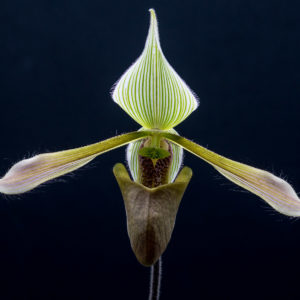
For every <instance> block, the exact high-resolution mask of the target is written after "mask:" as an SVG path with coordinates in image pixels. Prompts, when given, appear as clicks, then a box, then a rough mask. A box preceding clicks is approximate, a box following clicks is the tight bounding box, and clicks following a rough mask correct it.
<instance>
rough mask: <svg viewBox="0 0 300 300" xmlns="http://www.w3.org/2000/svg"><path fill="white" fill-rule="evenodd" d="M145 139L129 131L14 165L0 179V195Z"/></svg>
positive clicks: (30, 186)
mask: <svg viewBox="0 0 300 300" xmlns="http://www.w3.org/2000/svg"><path fill="white" fill-rule="evenodd" d="M145 136H147V132H145V131H139V132H137V131H136V132H130V133H125V134H122V135H119V136H115V137H113V138H110V139H107V140H104V141H102V142H99V143H95V144H92V145H88V146H84V147H80V148H75V149H71V150H66V151H59V152H53V153H45V154H39V155H36V156H34V157H32V158H29V159H24V160H22V161H20V162H18V163H16V164H15V165H14V166H12V168H11V169H10V170H9V171H8V172H7V173H6V175H5V176H4V177H2V178H1V179H0V192H1V193H4V194H20V193H24V192H27V191H29V190H32V189H34V188H35V187H37V186H38V185H40V184H42V183H44V182H46V181H48V180H51V179H53V178H56V177H59V176H62V175H64V174H66V173H69V172H72V171H74V170H76V169H78V168H80V167H82V166H84V165H85V164H87V163H89V162H90V161H91V160H93V159H94V158H95V157H96V156H98V155H100V154H102V153H105V152H107V151H110V150H113V149H115V148H118V147H121V146H124V145H126V144H128V143H129V142H131V141H134V140H138V139H141V138H143V137H145Z"/></svg>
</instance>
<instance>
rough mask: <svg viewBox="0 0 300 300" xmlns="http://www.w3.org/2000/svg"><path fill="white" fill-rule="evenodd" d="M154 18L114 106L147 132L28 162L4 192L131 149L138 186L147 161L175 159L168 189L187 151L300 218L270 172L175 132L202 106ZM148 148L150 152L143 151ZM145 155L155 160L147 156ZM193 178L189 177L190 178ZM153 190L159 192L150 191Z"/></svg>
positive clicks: (3, 183)
mask: <svg viewBox="0 0 300 300" xmlns="http://www.w3.org/2000/svg"><path fill="white" fill-rule="evenodd" d="M150 14H151V22H150V28H149V32H148V37H147V40H146V45H145V48H144V50H143V52H142V54H141V56H140V57H139V58H138V59H137V60H136V62H135V63H134V64H133V65H132V66H131V67H130V68H129V69H128V70H127V71H126V72H125V73H124V74H123V75H122V77H121V78H120V80H119V81H118V82H117V84H116V85H115V88H114V91H113V93H112V98H113V100H114V101H115V102H116V103H117V104H118V105H120V106H121V107H122V109H124V110H125V112H126V113H127V114H128V115H130V116H131V117H132V118H133V119H134V120H135V121H136V122H137V123H138V124H140V125H141V126H142V130H138V131H135V132H130V133H126V134H122V135H119V136H115V137H112V138H110V139H107V140H105V141H102V142H98V143H95V144H92V145H88V146H85V147H80V148H76V149H71V150H66V151H60V152H54V153H46V154H39V155H36V156H34V157H32V158H30V159H25V160H22V161H20V162H18V163H17V164H15V165H14V166H13V167H12V168H11V169H10V170H9V171H8V172H7V174H5V176H4V177H2V178H1V179H0V192H1V193H4V194H20V193H24V192H27V191H30V190H32V189H34V188H36V187H37V186H39V185H40V184H42V183H44V182H46V181H48V180H51V179H53V178H56V177H59V176H62V175H64V174H66V173H69V172H71V171H74V170H76V169H78V168H80V167H82V166H83V165H85V164H87V163H89V162H90V161H92V160H93V159H95V158H96V157H97V156H98V155H100V154H103V153H105V152H107V151H110V150H113V149H115V148H118V147H121V146H124V145H127V144H129V147H128V148H127V161H128V165H129V169H130V172H131V175H132V178H133V180H134V182H136V183H137V184H139V183H140V182H141V179H140V178H141V172H144V171H145V170H144V171H143V170H141V161H142V160H143V159H150V160H151V161H152V162H153V166H154V167H155V165H156V164H157V163H158V162H157V161H159V160H162V157H165V156H163V154H162V153H163V152H164V151H167V153H169V155H170V158H169V160H168V163H167V172H168V174H167V175H165V181H164V182H163V183H162V184H163V185H164V184H165V185H168V184H171V183H172V182H174V180H175V178H176V176H177V173H178V172H179V170H180V168H181V165H182V155H183V154H182V152H183V149H185V150H187V151H188V152H190V153H192V154H194V155H196V156H198V157H199V158H201V159H203V160H204V161H206V162H207V163H209V164H211V165H212V166H213V167H214V168H215V169H216V170H217V171H218V172H219V173H221V174H222V175H223V176H225V177H226V178H227V179H229V180H230V181H232V182H234V183H235V184H237V185H239V186H241V187H243V188H245V189H246V190H248V191H250V192H252V193H254V194H256V195H257V196H259V197H260V198H262V199H264V200H265V201H266V202H267V203H268V204H269V205H271V206H272V207H273V208H274V209H275V210H277V211H278V212H280V213H283V214H285V215H288V216H300V199H299V198H298V196H297V194H296V192H295V191H294V189H293V188H292V187H291V185H290V184H289V183H287V182H286V181H284V180H283V179H281V178H279V177H277V176H275V175H273V174H271V173H269V172H267V171H263V170H260V169H257V168H254V167H251V166H248V165H245V164H242V163H239V162H236V161H233V160H231V159H228V158H225V157H223V156H221V155H218V154H216V153H214V152H212V151H210V150H208V149H206V148H204V147H202V146H200V145H198V144H196V143H194V142H192V141H190V140H188V139H186V138H184V137H182V136H180V135H178V134H177V133H176V132H175V131H174V129H173V128H174V127H175V126H176V125H178V124H179V123H181V122H182V121H184V120H185V119H186V118H187V117H188V116H189V115H190V114H191V113H192V112H193V111H194V110H195V109H196V108H197V106H198V101H197V98H196V96H195V95H194V93H193V92H192V91H191V89H190V88H189V87H188V86H187V85H186V83H185V82H184V81H183V80H182V79H181V78H180V76H179V75H178V74H177V73H176V72H175V70H174V69H173V68H172V67H171V66H170V64H169V63H168V61H167V60H166V58H165V56H164V54H163V52H162V50H161V46H160V42H159V35H158V28H157V19H156V15H155V12H154V10H153V9H151V10H150ZM145 147H146V148H147V149H148V148H149V149H148V150H147V149H146V150H147V151H146V150H145V151H141V149H142V148H145ZM143 153H150V154H149V155H148V154H147V155H148V156H147V155H146V154H143ZM153 153H154V154H153ZM164 153H166V152H164ZM143 155H145V156H143ZM151 155H152V156H151ZM123 171H124V170H122V172H123ZM146 171H147V170H146ZM165 171H166V170H165ZM142 175H143V174H142ZM190 175H191V174H190ZM190 175H189V176H187V177H189V178H190ZM187 181H188V180H187ZM175 182H176V181H175ZM153 189H157V187H156V186H154V187H152V188H151V187H150V188H149V190H153Z"/></svg>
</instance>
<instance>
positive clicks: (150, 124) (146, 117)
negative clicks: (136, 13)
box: [112, 9, 198, 130]
mask: <svg viewBox="0 0 300 300" xmlns="http://www.w3.org/2000/svg"><path fill="white" fill-rule="evenodd" d="M150 13H151V22H150V28H149V33H148V37H147V40H146V45H145V48H144V51H143V53H142V55H141V56H140V57H139V58H138V59H137V61H136V62H135V63H134V64H133V65H132V66H131V67H130V68H129V69H128V70H127V71H126V72H125V73H124V74H123V76H122V77H121V78H120V80H119V81H118V82H117V84H116V86H115V89H114V91H113V93H112V98H113V100H114V101H115V102H116V103H117V104H119V105H120V106H121V107H122V108H123V109H124V110H125V111H126V112H127V113H128V114H129V115H130V116H131V117H132V118H133V119H134V120H135V121H136V122H138V123H139V124H140V125H142V126H143V127H145V128H148V129H161V130H167V129H171V128H173V127H175V126H176V125H178V124H179V123H180V122H182V121H183V120H184V119H185V118H187V117H188V115H189V114H190V113H191V112H192V111H194V110H195V109H196V108H197V106H198V102H197V100H196V97H195V95H194V94H193V92H192V91H191V90H190V89H189V87H188V86H187V85H186V83H185V82H184V81H183V80H182V79H181V78H180V77H179V75H178V74H177V73H176V72H175V70H174V69H173V68H172V67H171V66H170V64H169V63H168V61H167V60H166V58H165V56H164V54H163V52H162V50H161V46H160V43H159V35H158V27H157V19H156V15H155V12H154V10H153V9H150Z"/></svg>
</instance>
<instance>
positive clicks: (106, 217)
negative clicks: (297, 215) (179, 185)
mask: <svg viewBox="0 0 300 300" xmlns="http://www.w3.org/2000/svg"><path fill="white" fill-rule="evenodd" d="M151 7H154V8H155V9H156V12H157V15H158V20H159V26H160V27H159V29H160V37H161V44H162V48H163V50H164V53H165V55H166V57H167V59H168V60H169V62H170V63H171V65H172V66H173V67H174V68H175V69H176V71H177V72H178V73H179V74H180V75H181V77H182V78H183V79H184V80H185V81H186V82H187V83H188V85H189V86H190V87H191V88H192V89H193V90H194V91H195V92H196V94H197V95H198V96H199V97H200V106H199V108H198V110H197V111H195V112H194V113H193V114H192V115H191V116H190V117H189V118H188V119H187V120H185V121H184V122H183V123H182V124H180V125H179V126H178V127H176V129H177V130H178V131H179V133H180V134H182V135H184V136H186V137H189V138H191V139H193V140H194V141H196V142H198V143H200V144H202V145H203V146H208V147H209V148H210V149H212V150H214V151H216V152H217V153H220V154H222V155H225V156H227V157H230V158H232V159H235V160H237V161H241V162H244V163H248V164H250V165H253V166H256V167H259V168H263V169H266V170H269V171H271V172H274V173H275V174H276V175H279V176H283V177H284V178H286V179H287V180H289V182H290V183H291V184H292V185H293V186H294V187H295V189H296V190H297V191H300V180H299V179H300V172H299V166H300V158H299V155H298V153H299V146H298V141H299V122H298V121H299V106H300V104H299V102H300V101H299V97H300V85H299V81H300V69H299V66H300V17H299V8H300V5H299V2H298V1H292V0H286V1H283V0H281V1H276V0H260V1H250V0H243V1H242V0H227V1H225V0H223V1H221V0H214V1H212V0H201V1H189V0H186V1H136V2H133V1H132V2H127V1H112V2H108V1H105V2H104V1H101V0H87V1H80V0H72V1H71V0H57V1H55V0H52V1H50V0H48V1H46V0H27V1H21V0H20V1H17V0H2V1H1V3H0V22H1V26H0V37H1V38H0V70H1V71H0V101H1V106H0V129H1V131H0V134H1V136H0V137H1V147H0V171H1V174H4V173H5V172H6V171H7V170H8V168H9V167H10V166H11V165H12V164H13V163H15V162H17V161H18V160H20V159H23V158H24V157H29V156H32V155H34V154H37V153H42V152H46V151H58V150H63V149H68V148H74V147H78V146H81V145H85V144H90V143H93V142H96V141H99V140H102V139H104V138H108V137H110V136H113V135H115V134H116V133H122V132H128V131H132V130H136V129H138V128H139V125H138V124H136V123H135V122H134V121H133V120H131V119H130V118H129V117H128V116H127V114H126V113H124V112H123V111H122V110H121V109H120V108H119V107H118V106H117V105H116V104H115V103H114V102H113V101H112V100H111V97H110V88H111V86H112V85H113V83H114V82H115V81H116V80H117V79H118V78H119V77H120V76H121V74H122V73H123V72H124V71H125V70H126V68H127V67H128V66H129V65H130V64H131V63H132V62H133V61H134V60H135V59H136V58H137V57H138V56H139V54H140V53H141V51H142V49H143V46H144V42H145V38H146V34H147V30H148V24H149V16H148V12H147V10H148V9H149V8H151ZM124 160H125V156H124V148H121V149H118V150H114V151H112V152H109V153H107V154H104V155H103V156H100V157H99V158H98V159H97V160H95V161H94V162H93V163H91V164H90V165H89V166H87V167H84V168H83V169H81V170H78V171H77V172H75V173H74V174H72V175H70V176H65V177H63V178H62V180H60V179H59V180H56V182H54V183H53V182H52V183H49V184H46V185H45V186H43V187H40V188H38V189H36V190H34V191H32V192H29V193H27V194H25V195H22V196H14V197H12V196H10V197H7V196H3V195H1V196H0V274H1V277H2V279H1V281H0V284H1V287H0V299H120V298H122V299H147V293H148V284H149V283H148V281H149V270H148V269H147V268H144V267H142V266H141V265H139V263H138V262H137V261H136V259H135V257H134V255H133V253H132V251H131V249H130V244H129V240H128V237H127V232H126V223H125V222H126V220H125V211H124V207H123V203H122V199H121V195H120V192H119V190H118V187H117V184H116V182H115V179H114V177H113V174H112V167H113V165H114V164H115V163H116V162H124ZM185 165H188V166H191V167H192V168H193V170H194V176H193V178H192V181H191V183H190V186H189V188H188V190H187V192H186V194H185V197H184V199H183V201H182V204H181V207H180V210H179V213H178V216H177V222H176V226H175V231H174V233H173V237H172V240H171V242H170V244H169V246H168V248H167V251H166V252H165V254H164V255H163V282H162V297H161V299H162V300H163V299H230V300H231V299H299V298H300V294H299V282H300V275H299V272H300V271H299V267H300V259H299V258H300V223H299V221H297V220H296V219H292V218H288V217H285V216H282V215H279V214H278V213H276V212H274V211H273V210H272V209H271V208H269V206H268V205H267V204H265V203H264V202H263V201H262V200H260V199H259V198H257V197H256V196H254V195H252V194H250V193H247V192H242V191H241V189H240V188H238V187H235V186H234V185H233V184H231V183H229V182H228V181H227V180H226V179H224V178H222V177H221V175H218V174H216V172H215V171H214V170H213V169H212V168H211V167H210V166H209V165H207V164H205V163H204V162H202V161H200V160H199V159H198V158H196V157H193V156H191V155H190V154H186V155H185Z"/></svg>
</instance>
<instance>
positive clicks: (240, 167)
mask: <svg viewBox="0 0 300 300" xmlns="http://www.w3.org/2000/svg"><path fill="white" fill-rule="evenodd" d="M163 136H164V137H165V138H167V139H168V140H170V141H171V142H173V143H176V144H177V145H180V146H182V147H183V148H184V149H186V150H187V151H189V152H191V153H193V154H195V155H196V156H198V157H200V158H202V159H203V160H205V161H206V162H208V163H209V164H211V165H212V166H213V167H214V168H215V169H216V170H217V171H219V172H220V173H221V174H222V175H223V176H225V177H226V178H227V179H229V180H231V181H232V182H234V183H235V184H237V185H239V186H241V187H243V188H245V189H246V190H248V191H250V192H252V193H254V194H256V195H257V196H259V197H260V198H262V199H264V200H265V201H266V202H267V203H268V204H269V205H271V206H272V207H273V208H274V209H275V210H277V211H279V212H280V213H282V214H285V215H288V216H295V217H297V216H300V199H299V197H298V196H297V194H296V192H295V190H294V189H293V188H292V186H291V185H290V184H289V183H287V182H286V181H285V180H283V179H281V178H279V177H277V176H275V175H273V174H271V173H269V172H267V171H264V170H260V169H257V168H254V167H251V166H248V165H245V164H242V163H239V162H236V161H234V160H231V159H228V158H225V157H223V156H221V155H219V154H216V153H214V152H212V151H210V150H208V149H206V148H204V147H202V146H200V145H198V144H196V143H194V142H192V141H190V140H188V139H186V138H183V137H181V136H178V135H174V134H170V133H164V134H163Z"/></svg>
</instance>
